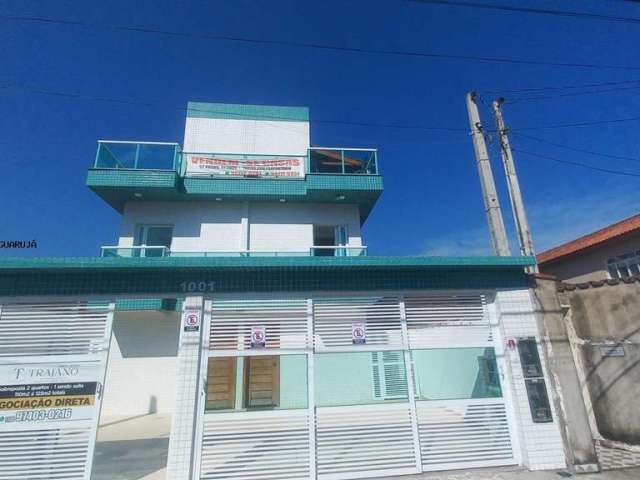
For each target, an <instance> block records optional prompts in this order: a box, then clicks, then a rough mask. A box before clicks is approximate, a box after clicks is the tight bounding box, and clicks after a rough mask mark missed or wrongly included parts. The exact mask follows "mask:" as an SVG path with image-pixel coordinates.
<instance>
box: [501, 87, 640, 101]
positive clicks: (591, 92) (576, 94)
mask: <svg viewBox="0 0 640 480" xmlns="http://www.w3.org/2000/svg"><path fill="white" fill-rule="evenodd" d="M638 88H640V85H635V86H632V87H618V88H607V89H601V90H587V91H586V92H568V93H559V94H557V95H538V96H533V97H520V98H518V97H516V98H514V99H513V100H507V101H506V102H505V103H510V104H514V103H520V102H532V101H536V100H548V99H553V98H563V97H579V96H582V95H594V94H598V93H611V92H622V91H626V90H635V89H638Z"/></svg>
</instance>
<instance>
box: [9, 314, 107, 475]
mask: <svg viewBox="0 0 640 480" xmlns="http://www.w3.org/2000/svg"><path fill="white" fill-rule="evenodd" d="M111 305H113V304H111ZM112 317H113V311H112V307H110V305H109V304H108V303H104V302H86V301H78V302H69V301H64V302H63V301H51V302H48V303H28V304H27V303H13V304H1V305H0V478H1V479H2V480H39V479H42V480H49V479H56V480H88V479H89V478H90V475H91V463H92V457H93V447H94V444H95V437H96V429H97V424H98V416H99V413H100V401H101V396H102V395H101V394H102V384H103V382H104V374H105V367H106V360H107V355H108V348H109V340H110V338H111V323H112Z"/></svg>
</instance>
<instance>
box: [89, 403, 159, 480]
mask: <svg viewBox="0 0 640 480" xmlns="http://www.w3.org/2000/svg"><path fill="white" fill-rule="evenodd" d="M170 428H171V417H170V416H169V415H144V416H140V417H133V418H131V417H128V418H127V417H112V418H107V419H100V426H99V427H98V439H97V442H96V451H95V456H94V460H93V469H92V471H91V480H165V478H166V468H165V467H166V465H167V452H168V450H169V430H170Z"/></svg>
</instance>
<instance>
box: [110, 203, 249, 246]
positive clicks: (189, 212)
mask: <svg viewBox="0 0 640 480" xmlns="http://www.w3.org/2000/svg"><path fill="white" fill-rule="evenodd" d="M243 212H244V208H243V204H242V203H240V202H215V201H213V202H129V203H127V205H126V206H125V209H124V215H123V219H122V230H121V234H120V242H119V245H120V246H131V245H133V244H134V238H135V235H136V231H137V227H138V226H140V225H173V240H172V243H171V249H172V250H175V251H184V252H208V251H236V250H244V249H246V246H243V245H242V243H241V242H242V239H241V228H240V227H241V225H240V222H241V219H242V216H243Z"/></svg>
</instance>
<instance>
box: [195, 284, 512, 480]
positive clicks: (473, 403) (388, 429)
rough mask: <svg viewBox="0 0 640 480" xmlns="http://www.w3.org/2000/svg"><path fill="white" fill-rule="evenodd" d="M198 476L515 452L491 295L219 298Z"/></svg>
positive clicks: (411, 464)
mask: <svg viewBox="0 0 640 480" xmlns="http://www.w3.org/2000/svg"><path fill="white" fill-rule="evenodd" d="M210 307H211V322H210V325H209V334H208V340H207V342H208V345H207V347H208V352H209V358H208V370H207V375H206V378H207V381H206V385H204V386H203V389H204V390H205V392H204V393H205V398H206V400H205V402H204V403H203V405H202V411H201V415H200V428H201V432H202V444H201V445H200V446H199V447H198V448H199V455H200V457H201V458H200V462H199V473H198V475H199V478H201V479H223V478H224V479H234V478H237V479H243V480H244V479H247V480H259V479H309V478H311V479H315V478H318V479H320V480H332V479H348V478H363V477H368V476H384V475H401V474H409V473H420V472H423V471H429V470H446V469H456V468H469V467H479V466H490V465H491V466H494V465H508V464H515V463H518V461H517V458H516V455H515V453H514V447H513V445H514V443H513V440H512V439H513V431H512V428H511V426H510V422H509V420H508V418H509V408H508V407H507V404H506V402H505V399H504V394H503V388H504V387H503V385H506V382H505V377H504V374H505V371H504V367H503V365H502V359H501V358H499V356H498V357H497V356H496V353H495V349H494V337H495V336H496V335H498V333H497V332H498V329H497V325H493V324H492V322H491V318H494V316H493V315H492V314H491V311H490V309H489V307H488V305H487V302H486V296H485V295H481V294H476V293H469V294H464V295H461V294H456V295H431V294H425V295H410V296H400V295H389V294H384V295H379V296H378V295H370V296H352V297H342V296H341V297H331V298H328V297H323V298H321V297H316V298H312V299H310V298H277V299H276V298H264V299H255V300H245V299H230V300H226V299H219V300H214V301H212V302H210Z"/></svg>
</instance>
